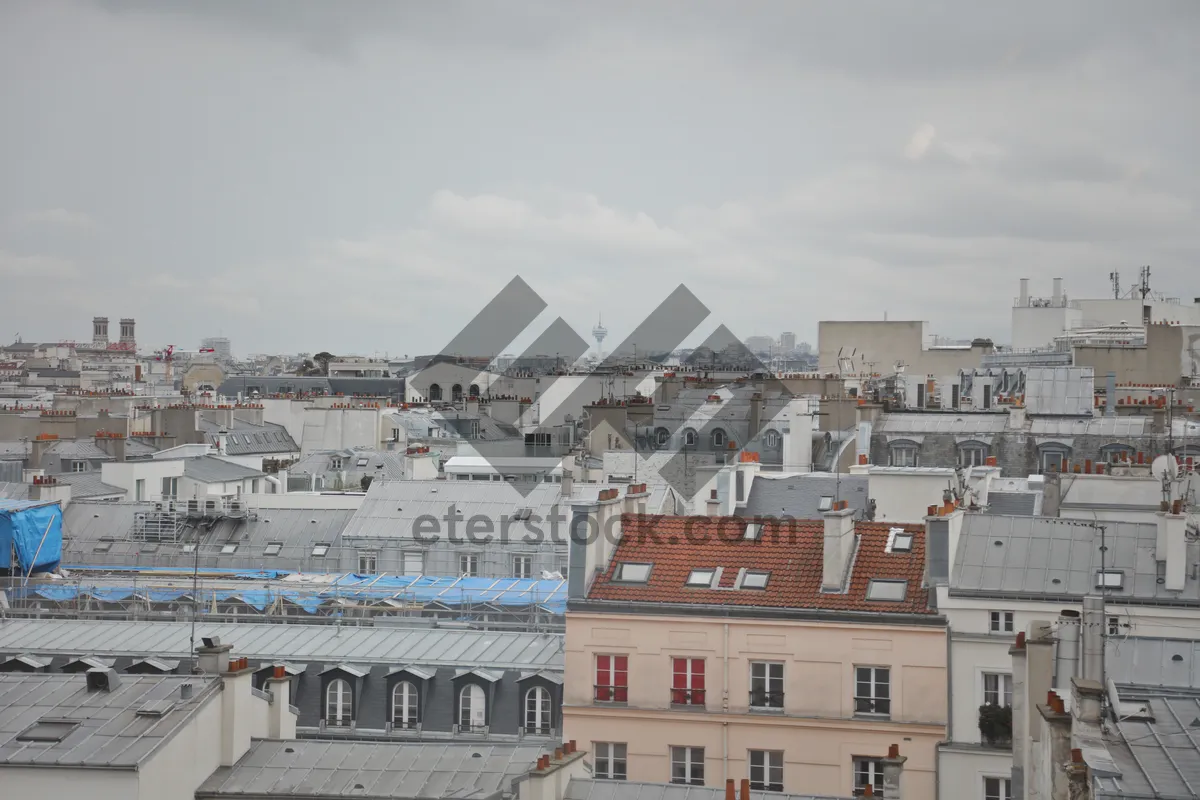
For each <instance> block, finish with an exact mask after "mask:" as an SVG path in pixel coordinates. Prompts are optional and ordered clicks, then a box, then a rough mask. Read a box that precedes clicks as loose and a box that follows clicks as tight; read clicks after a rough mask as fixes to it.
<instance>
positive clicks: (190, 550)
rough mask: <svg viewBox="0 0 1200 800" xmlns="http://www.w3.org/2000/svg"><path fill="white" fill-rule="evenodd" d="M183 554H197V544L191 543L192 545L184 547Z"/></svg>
mask: <svg viewBox="0 0 1200 800" xmlns="http://www.w3.org/2000/svg"><path fill="white" fill-rule="evenodd" d="M183 552H185V553H194V552H196V545H195V543H191V544H185V545H184V546H183Z"/></svg>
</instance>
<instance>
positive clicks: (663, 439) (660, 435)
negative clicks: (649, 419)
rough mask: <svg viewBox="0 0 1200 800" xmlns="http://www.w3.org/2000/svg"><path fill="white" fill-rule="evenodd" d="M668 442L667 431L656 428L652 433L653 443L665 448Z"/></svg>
mask: <svg viewBox="0 0 1200 800" xmlns="http://www.w3.org/2000/svg"><path fill="white" fill-rule="evenodd" d="M669 441H671V432H670V431H669V430H667V429H666V428H658V429H656V430H655V431H654V442H655V444H657V445H658V446H659V447H666V446H667V442H669Z"/></svg>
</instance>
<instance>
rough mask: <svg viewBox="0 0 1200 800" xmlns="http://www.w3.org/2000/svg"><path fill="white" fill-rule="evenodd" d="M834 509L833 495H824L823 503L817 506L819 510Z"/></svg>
mask: <svg viewBox="0 0 1200 800" xmlns="http://www.w3.org/2000/svg"><path fill="white" fill-rule="evenodd" d="M832 510H833V497H831V496H830V495H824V496H822V497H821V504H820V505H818V506H817V511H832Z"/></svg>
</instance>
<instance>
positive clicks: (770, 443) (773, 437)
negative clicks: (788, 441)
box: [763, 430, 780, 447]
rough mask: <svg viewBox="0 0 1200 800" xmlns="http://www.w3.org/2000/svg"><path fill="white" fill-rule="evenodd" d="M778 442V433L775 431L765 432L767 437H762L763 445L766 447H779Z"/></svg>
mask: <svg viewBox="0 0 1200 800" xmlns="http://www.w3.org/2000/svg"><path fill="white" fill-rule="evenodd" d="M779 441H780V436H779V431H776V430H770V431H767V435H766V436H764V437H763V444H765V445H766V446H767V447H779Z"/></svg>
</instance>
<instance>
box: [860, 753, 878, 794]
mask: <svg viewBox="0 0 1200 800" xmlns="http://www.w3.org/2000/svg"><path fill="white" fill-rule="evenodd" d="M868 786H870V787H871V791H872V793H874V794H875V795H881V794H883V765H882V764H880V763H879V759H877V758H860V757H858V756H855V757H854V796H855V797H861V796H862V793H863V790H864V789H866V788H867V787H868Z"/></svg>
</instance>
